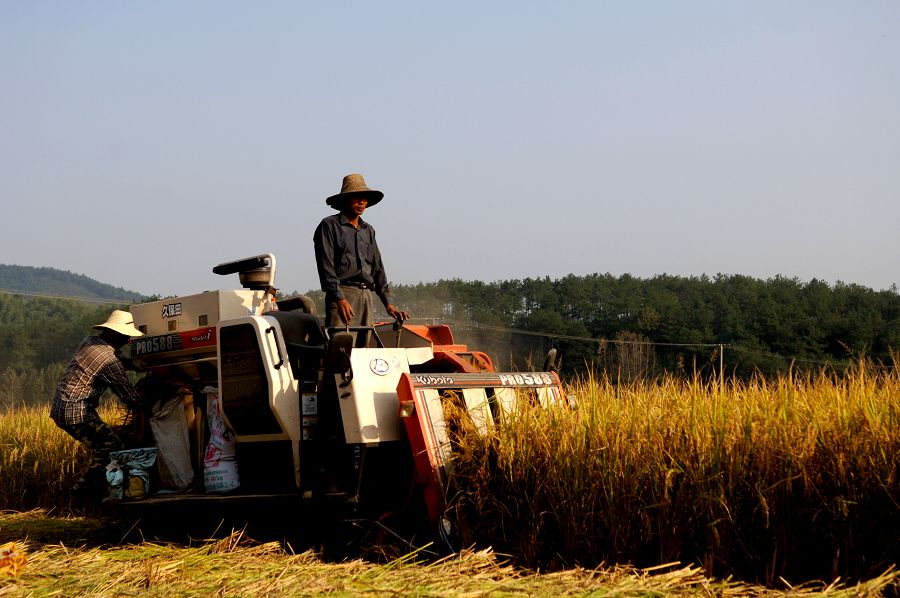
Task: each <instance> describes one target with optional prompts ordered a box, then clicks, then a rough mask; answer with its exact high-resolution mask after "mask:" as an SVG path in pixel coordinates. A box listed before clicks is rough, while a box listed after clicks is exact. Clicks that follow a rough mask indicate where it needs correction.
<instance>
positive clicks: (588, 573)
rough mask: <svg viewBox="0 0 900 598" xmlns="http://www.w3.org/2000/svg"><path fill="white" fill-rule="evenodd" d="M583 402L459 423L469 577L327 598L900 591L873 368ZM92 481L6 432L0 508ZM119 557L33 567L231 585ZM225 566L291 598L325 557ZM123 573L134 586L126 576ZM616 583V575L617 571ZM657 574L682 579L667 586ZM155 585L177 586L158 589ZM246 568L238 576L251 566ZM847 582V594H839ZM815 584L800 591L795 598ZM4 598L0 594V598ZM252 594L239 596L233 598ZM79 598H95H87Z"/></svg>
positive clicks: (893, 480) (677, 383)
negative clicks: (472, 574)
mask: <svg viewBox="0 0 900 598" xmlns="http://www.w3.org/2000/svg"><path fill="white" fill-rule="evenodd" d="M570 392H572V394H573V395H574V396H575V398H576V404H575V405H574V406H572V407H568V406H556V407H550V408H539V407H536V406H529V405H527V404H524V405H523V408H522V409H521V410H519V411H517V412H516V413H514V414H511V415H510V416H509V420H508V421H507V422H506V425H505V426H503V428H502V429H498V430H497V431H496V432H495V433H492V434H491V435H489V436H487V437H485V436H480V435H478V434H477V433H475V432H474V431H473V430H468V429H467V427H466V425H465V418H464V417H463V418H462V419H461V420H460V422H461V427H460V436H459V437H458V438H457V442H458V443H459V451H460V456H459V458H458V459H457V461H456V464H455V489H456V494H455V496H454V497H453V498H454V502H453V504H454V515H455V518H456V520H457V522H458V526H459V529H460V532H461V537H462V542H463V545H466V546H473V547H474V548H473V550H471V551H468V552H466V553H465V556H464V557H463V558H462V559H460V560H459V561H452V562H450V561H448V562H442V563H431V564H427V565H424V566H423V565H413V561H415V560H416V559H415V558H414V557H410V558H409V559H408V560H403V559H400V560H399V561H392V562H391V563H389V564H387V565H385V564H381V565H374V564H366V563H363V562H362V561H360V562H357V563H356V564H355V565H353V567H350V566H349V565H348V568H347V569H344V570H342V571H344V572H343V573H335V574H334V575H336V576H338V577H339V578H340V579H341V580H345V581H341V582H340V583H338V582H336V581H335V580H333V579H332V580H331V582H330V583H332V584H338V585H334V586H331V587H333V588H334V589H332V590H328V591H331V592H333V593H337V594H338V595H342V594H343V595H358V594H359V593H363V592H364V591H365V589H364V588H365V587H367V586H365V583H370V581H365V582H363V581H360V582H359V583H360V584H362V585H355V584H356V583H357V581H356V580H360V579H361V580H370V579H372V576H374V578H377V579H386V578H387V577H391V576H394V575H397V573H396V572H397V571H402V572H403V573H402V575H399V578H403V579H419V581H409V580H408V581H406V582H404V583H407V584H409V585H406V586H404V585H402V584H401V585H399V586H390V587H393V588H394V589H392V590H389V589H386V588H388V586H381V585H378V583H381V582H378V583H375V584H374V585H371V586H370V587H372V588H377V589H374V590H371V591H375V592H376V593H380V592H381V591H384V592H388V591H390V592H398V593H414V594H415V593H419V594H421V595H453V593H454V592H456V595H465V594H467V593H473V594H477V595H510V594H513V593H523V592H524V593H534V594H537V595H541V594H543V595H606V594H616V595H619V594H621V595H639V594H641V595H643V594H656V595H661V594H668V593H681V592H682V591H683V592H684V593H685V595H695V594H698V593H699V594H703V595H708V594H710V593H712V594H716V595H724V594H728V593H732V592H733V593H735V594H742V593H745V592H760V593H762V592H764V590H762V589H761V588H760V587H757V586H752V587H751V586H744V585H729V584H730V583H731V582H729V583H725V582H722V581H713V580H725V579H732V580H734V579H740V580H742V582H741V583H742V584H745V583H746V584H749V583H752V584H761V585H764V586H766V587H768V588H777V589H781V590H784V589H787V588H789V587H793V588H794V589H793V590H792V591H794V592H800V591H801V590H802V591H804V592H813V593H834V592H847V593H848V595H858V594H866V593H873V594H876V595H877V594H879V593H881V592H884V591H886V592H888V593H890V592H894V593H896V592H897V590H898V589H900V585H898V578H897V573H896V571H894V569H893V567H895V566H896V565H897V564H898V561H900V532H898V530H900V480H898V475H900V376H898V374H897V373H896V372H895V371H894V370H887V369H878V368H874V367H870V366H867V365H865V364H862V365H859V366H858V367H856V368H855V369H854V370H853V371H852V372H851V373H850V374H848V375H845V376H840V377H837V376H831V375H827V374H820V375H804V376H802V377H798V376H785V377H780V378H777V379H770V380H767V379H763V378H757V379H754V380H751V381H740V380H730V381H726V384H725V385H724V387H719V386H718V385H717V384H708V383H706V382H704V381H701V380H699V379H695V380H678V379H674V378H672V379H664V380H658V381H653V382H638V383H629V384H618V383H616V382H615V381H612V380H607V379H586V380H582V381H580V382H577V383H575V384H573V385H572V386H571V388H570ZM523 403H525V402H523ZM84 462H85V455H83V454H82V451H81V448H80V446H79V445H78V444H77V443H76V442H74V441H73V440H71V439H70V438H69V437H68V436H66V435H65V434H64V433H63V432H61V431H60V430H58V429H57V428H56V427H55V425H54V424H53V423H52V422H51V421H50V420H49V418H48V417H47V409H46V408H45V407H41V408H18V409H13V410H10V411H7V412H5V413H2V414H0V508H2V509H11V510H17V511H27V510H28V509H33V508H37V507H40V508H43V509H45V510H48V511H50V512H52V513H54V514H57V513H58V514H67V513H71V511H69V510H68V507H69V502H68V498H67V495H66V489H67V488H68V487H69V486H70V485H71V483H72V482H73V481H74V480H75V479H76V478H77V477H78V475H79V474H80V471H78V464H81V463H84ZM4 522H5V526H6V529H4ZM9 527H10V524H9V518H2V519H0V544H2V543H3V542H6V541H26V542H27V541H28V538H27V537H15V535H13V537H11V536H10V535H9V532H8V529H9ZM219 542H221V540H220V541H219ZM112 544H114V547H113V548H96V549H94V548H91V549H87V552H89V553H90V554H91V555H92V556H85V554H82V551H77V552H76V553H72V554H71V555H69V554H68V553H66V549H65V548H62V547H60V548H55V547H54V546H55V543H54V542H47V543H45V544H41V545H39V546H37V547H36V550H35V552H33V553H32V562H34V559H36V558H44V557H43V556H41V557H38V556H36V555H46V561H40V562H42V563H44V564H42V565H41V566H42V567H50V566H51V565H50V563H55V562H57V561H60V562H67V563H68V565H67V566H71V567H76V566H77V567H82V568H84V567H85V566H86V565H84V562H93V561H96V562H106V561H107V560H108V561H109V563H110V567H113V569H114V570H115V571H118V573H115V575H118V576H119V577H118V579H120V580H122V582H121V583H122V584H124V585H123V586H122V587H123V588H132V589H129V590H128V591H127V592H126V591H125V590H122V592H123V593H130V592H132V591H134V590H133V588H134V587H136V586H135V585H133V584H139V583H145V584H149V585H145V586H144V587H154V588H158V593H160V594H161V593H164V592H166V591H169V592H170V591H176V592H178V593H186V592H188V591H189V590H187V589H173V588H181V587H182V586H178V585H177V584H179V583H182V581H177V580H183V583H185V584H188V585H189V584H190V583H191V582H190V581H189V580H190V579H192V578H193V576H194V571H201V570H203V568H204V566H206V565H197V564H194V565H192V566H191V567H186V566H184V565H183V563H185V562H187V561H188V560H189V559H194V558H195V559H197V560H199V561H203V560H204V559H209V561H210V562H209V565H208V566H209V567H211V568H212V570H215V571H218V569H217V567H219V566H224V565H214V564H213V561H215V559H217V558H220V557H218V556H216V555H218V554H220V553H219V552H217V551H220V550H223V549H222V546H223V545H222V544H216V543H209V544H204V545H203V546H200V547H184V546H181V547H178V546H167V545H140V544H139V545H136V546H131V545H128V546H115V542H112ZM209 546H218V548H209ZM229 546H230V547H229V548H228V550H227V551H226V552H228V551H231V557H232V559H237V560H236V561H235V562H236V563H238V562H240V563H244V562H246V563H248V564H247V567H248V569H247V571H248V573H246V575H247V576H250V577H251V578H254V579H257V582H258V586H253V588H252V589H251V588H250V587H249V586H247V587H244V586H232V585H229V584H230V583H232V582H233V583H238V582H237V581H236V580H232V581H231V582H229V581H228V580H226V579H224V578H222V579H220V583H221V584H223V585H220V586H218V588H219V589H218V590H216V591H221V589H222V588H226V587H227V588H233V589H231V590H229V591H230V592H231V593H232V594H235V595H237V594H240V595H288V594H287V593H279V592H287V590H286V589H284V588H282V586H280V585H278V584H277V583H276V584H275V585H272V586H266V583H270V582H273V580H274V579H275V578H276V577H278V578H279V579H291V580H294V582H296V583H299V584H301V585H302V584H304V583H312V582H309V581H299V580H301V579H305V578H304V577H303V575H306V573H302V574H301V573H299V572H296V571H294V569H295V568H299V569H303V568H304V567H306V566H307V565H308V564H309V563H310V562H315V558H314V556H313V555H311V554H308V553H300V554H293V553H291V552H290V550H289V549H285V548H284V547H281V548H279V549H278V550H276V547H274V546H271V545H269V544H265V543H263V544H258V543H249V544H248V543H247V542H245V541H241V542H238V541H236V540H235V541H233V542H232V545H229ZM488 547H491V549H492V550H488ZM91 551H97V552H91ZM180 551H187V552H180ZM192 551H193V552H192ZM204 551H205V552H204ZM494 551H496V552H494ZM160 555H164V556H160ZM497 555H507V556H503V557H502V558H501V557H498V556H497ZM245 557H246V558H245ZM221 558H224V557H221ZM256 558H262V559H263V560H264V561H266V560H267V559H270V558H271V560H272V563H263V564H258V565H252V566H251V565H250V564H249V563H250V561H252V560H253V559H256ZM67 559H69V560H67ZM79 559H83V560H79ZM92 559H93V561H92ZM146 559H150V560H149V561H147V562H150V563H155V564H153V565H148V567H150V568H149V569H148V568H147V567H144V568H143V569H141V567H137V566H136V565H135V563H136V562H137V561H138V560H140V562H142V563H143V562H144V561H145V560H146ZM473 559H474V560H473ZM462 562H465V563H467V564H465V565H463V564H461V563H462ZM78 563H80V564H78ZM122 563H132V566H131V567H130V568H122V569H118V568H117V567H120V566H121V564H122ZM672 563H680V564H676V565H672ZM613 564H622V565H621V567H618V568H616V567H613V568H610V567H611V566H612V565H613ZM626 564H627V565H626ZM662 564H668V565H667V567H666V568H663V569H662V570H657V569H653V568H654V567H657V566H659V565H662ZM157 565H158V566H159V567H160V569H158V570H159V571H162V572H163V573H164V574H163V573H161V574H160V575H159V576H158V577H153V575H155V574H153V575H151V573H152V571H156V570H157V569H153V567H156V566H157ZM322 565H323V566H324V565H325V563H322ZM332 565H333V564H332ZM235 566H236V567H237V569H236V570H239V569H240V568H241V566H243V565H241V566H238V565H235ZM310 566H311V565H310ZM469 566H471V567H475V568H476V569H477V570H479V571H483V572H484V571H489V572H490V573H485V575H486V576H487V577H484V578H480V579H481V580H482V581H483V582H484V583H483V585H481V586H478V585H477V584H475V585H471V584H467V583H464V582H462V581H460V580H457V581H458V582H459V585H458V589H457V590H453V591H451V590H450V589H448V587H447V586H446V585H441V583H442V582H441V579H436V580H433V583H434V584H437V585H434V586H432V585H429V583H426V582H421V580H420V578H419V577H417V576H420V575H426V576H427V575H428V573H421V572H420V569H421V568H422V567H425V569H426V570H427V571H428V572H431V573H434V572H439V571H443V572H440V573H437V577H438V578H440V577H441V576H443V577H445V578H448V579H450V575H451V574H450V573H447V572H446V570H443V569H440V567H450V568H451V569H452V568H453V567H463V568H465V567H469ZM142 567H143V565H142ZM270 567H271V568H270ZM279 567H280V568H279ZM354 567H356V568H355V569H354ZM381 567H387V569H385V570H381V569H380V568H381ZM428 567H432V569H427V568H428ZM136 568H137V569H141V571H144V573H143V574H139V573H138V572H135V571H133V569H136ZM407 569H409V571H407ZM388 570H390V571H391V572H392V573H391V574H390V575H388V574H387V573H386V571H388ZM148 571H149V572H151V573H148ZM335 571H337V569H335ZM348 571H350V572H349V573H348ZM538 571H543V572H548V571H549V572H556V573H553V574H545V575H550V577H548V579H556V581H555V582H548V585H547V586H543V585H541V584H543V583H545V582H544V581H542V580H543V579H545V577H544V576H541V575H539V574H538V573H536V572H538ZM172 572H175V573H172ZM572 572H575V573H572ZM176 573H177V574H176ZM209 574H210V575H212V573H209ZM59 575H62V573H59ZM98 575H99V573H98ZM109 575H114V574H113V573H109ZM140 575H144V577H143V578H141V577H140ZM148 575H150V580H151V581H149V582H148V581H147V579H148V578H147V576H148ZM198 575H199V573H198ZM223 575H224V574H223ZM315 575H319V576H320V577H328V576H329V574H328V573H324V572H319V573H316V574H315ZM553 575H557V576H558V577H553ZM567 575H572V576H573V577H572V579H575V580H576V581H573V584H574V585H573V586H571V587H570V586H564V585H558V586H557V587H555V588H554V587H553V584H554V583H556V584H563V581H560V580H562V579H564V578H566V576H567ZM660 575H674V577H673V578H672V579H673V580H676V581H671V584H672V585H671V586H670V587H669V589H668V590H666V589H665V587H666V586H665V584H667V583H669V582H666V581H664V580H663V578H662V577H658V576H660ZM254 576H259V577H254ZM279 576H280V577H279ZM298 576H299V577H298ZM355 576H359V577H355ZM406 576H410V577H408V578H407V577H406ZM610 576H611V577H610ZM487 578H490V579H487ZM139 579H144V581H143V582H141V581H139ZM601 579H602V580H603V581H599V580H601ZM346 580H350V581H346ZM504 580H505V581H504ZM835 580H839V581H841V582H844V583H847V584H849V585H840V584H839V585H835V586H831V585H830V584H831V583H832V582H833V581H835ZM94 581H95V586H94V588H95V590H96V589H97V588H100V591H101V595H119V594H117V593H116V592H118V591H119V590H118V589H117V588H115V587H114V586H112V585H110V586H109V587H107V586H104V585H103V583H102V580H101V581H97V580H94ZM16 583H19V582H16ZM29 583H30V582H29ZM48 583H49V582H48ZM72 583H75V582H74V581H73V582H72ZM170 583H171V584H175V585H167V584H170ZM193 583H197V584H200V581H198V580H196V579H195V580H194V582H193ZM248 583H249V582H248ZM532 583H533V584H536V585H533V586H532V585H529V584H532ZM620 583H621V584H624V585H623V586H618V585H617V584H620ZM810 583H811V584H813V585H801V586H799V588H800V589H798V586H797V584H810ZM420 584H421V585H420ZM522 584H524V585H522ZM592 584H596V585H592ZM642 584H647V585H642ZM654 584H660V585H654ZM791 584H793V585H791ZM857 584H874V585H857ZM201 585H202V584H201ZM5 587H6V586H3V585H0V595H3V593H4V591H5ZM29 587H31V588H32V589H33V588H34V587H37V586H29ZM41 587H45V586H41ZM47 587H50V586H47ZM184 587H185V588H187V586H184ZM203 587H207V586H203ZM239 587H243V590H241V589H234V588H239ZM266 587H268V588H269V589H268V590H266V589H265V588H266ZM285 587H287V586H285ZM292 587H295V588H296V587H297V586H292ZM309 587H317V586H315V585H311V586H309ZM165 588H169V589H168V590H166V589H165ZM526 588H530V589H526ZM616 588H619V589H616ZM639 588H643V589H639ZM735 588H741V589H735ZM873 588H874V589H873ZM207 589H209V588H208V587H207ZM554 589H556V590H557V591H556V592H554V591H553V590H554ZM15 591H19V590H15ZM51 591H54V590H49V589H48V590H47V592H51ZM59 591H62V592H63V593H64V594H66V595H71V594H70V592H69V591H68V590H65V591H63V590H59ZM82 591H83V592H84V593H88V592H87V590H83V589H82V590H77V591H75V590H73V593H74V595H77V594H78V593H79V592H82ZM92 591H94V590H92ZM154 591H156V590H154ZM323 591H325V590H323ZM772 591H774V590H772ZM43 592H44V590H41V591H38V592H35V593H38V594H40V593H43ZM447 592H449V593H447ZM225 593H226V594H227V593H228V591H226V592H225ZM21 595H27V592H25V591H24V590H23V593H22V594H21ZM187 595H189V594H187Z"/></svg>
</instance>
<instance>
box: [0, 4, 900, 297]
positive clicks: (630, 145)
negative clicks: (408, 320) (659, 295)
mask: <svg viewBox="0 0 900 598" xmlns="http://www.w3.org/2000/svg"><path fill="white" fill-rule="evenodd" d="M349 172H361V173H363V174H364V175H365V176H366V180H367V181H368V183H369V184H370V186H372V187H375V188H377V189H381V190H382V191H384V192H385V199H384V201H383V202H381V204H379V205H378V206H376V207H374V208H372V209H371V210H369V211H367V212H366V216H365V218H366V219H367V220H368V221H369V222H371V223H372V224H373V225H374V226H375V227H376V229H377V231H378V238H379V243H380V246H381V249H382V253H383V254H384V256H385V261H386V265H387V270H388V275H389V277H390V279H391V280H392V281H394V282H398V283H417V282H420V281H421V282H431V281H436V280H438V279H440V278H457V277H458V278H462V279H466V280H484V281H487V282H490V281H495V280H501V279H508V278H524V277H543V276H551V277H553V278H556V277H561V276H564V275H566V274H569V273H575V274H589V273H594V272H600V273H604V272H610V273H612V274H615V275H619V274H622V273H630V274H633V275H635V276H640V277H649V276H653V275H655V274H661V273H669V274H678V275H700V274H703V273H707V274H710V275H713V274H716V273H720V272H721V273H725V274H746V275H750V276H754V277H759V278H769V277H772V276H775V275H779V274H780V275H784V276H788V277H793V276H797V277H799V278H800V279H802V280H809V279H811V278H818V279H821V280H825V281H827V282H829V283H834V282H835V281H837V280H841V281H844V282H847V283H859V284H863V285H866V286H870V287H873V288H875V289H882V288H887V287H889V286H890V285H891V284H893V283H900V2H896V1H893V0H892V1H879V0H872V1H867V2H847V1H839V2H835V1H820V0H815V1H788V2H784V1H752V2H720V1H718V0H716V1H709V2H689V1H685V2H634V1H623V2H594V1H590V2H545V3H544V2H542V3H532V2H519V1H517V2H452V3H422V2H328V3H307V2H299V1H296V2H295V1H291V2H228V1H225V2H222V1H216V2H167V1H161V2H93V1H91V2H44V1H41V0H28V1H12V0H10V1H3V2H0V201H2V205H3V218H2V220H0V222H2V224H0V263H6V264H18V265H27V266H51V267H55V268H60V269H64V270H70V271H72V272H76V273H80V274H86V275H87V276H90V277H92V278H95V279H97V280H100V281H102V282H106V283H109V284H113V285H116V286H122V287H125V288H128V289H131V290H135V291H139V292H143V293H160V294H163V295H171V294H189V293H194V292H200V291H202V290H207V289H213V288H228V287H231V286H234V285H235V284H236V283H237V281H236V279H235V280H231V279H230V278H228V279H226V278H222V277H218V276H216V275H214V274H212V273H211V268H212V266H213V265H215V264H216V263H219V262H222V261H228V260H231V259H236V258H240V257H244V256H247V255H254V254H258V253H266V252H272V253H274V254H275V255H276V256H277V258H278V285H279V286H280V287H281V288H282V289H284V290H288V291H290V290H300V291H306V290H308V289H311V288H315V287H317V286H318V282H317V279H316V275H315V265H314V260H313V249H312V233H313V229H314V228H315V226H316V224H317V223H318V222H319V220H320V219H321V218H323V217H324V216H326V215H328V214H329V213H330V209H329V208H328V207H327V206H326V205H325V202H324V199H325V197H326V196H328V195H331V194H333V193H336V192H337V191H338V190H339V187H340V182H341V177H342V176H343V175H344V174H347V173H349Z"/></svg>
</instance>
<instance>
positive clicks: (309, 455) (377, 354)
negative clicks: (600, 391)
mask: <svg viewBox="0 0 900 598" xmlns="http://www.w3.org/2000/svg"><path fill="white" fill-rule="evenodd" d="M213 272H215V273H217V274H222V275H229V274H238V276H239V279H240V282H241V286H242V287H243V288H242V289H240V290H233V291H208V292H205V293H200V294H197V295H190V296H184V297H177V298H170V299H164V300H161V301H154V302H151V303H145V304H141V305H134V306H132V307H131V312H132V314H133V315H134V322H135V325H136V326H137V327H138V328H139V329H140V330H141V331H142V332H143V333H144V336H142V337H139V338H134V339H132V341H131V345H130V349H131V357H132V359H133V360H134V361H135V362H136V363H137V364H139V365H140V366H142V368H143V369H144V370H145V371H146V372H147V376H146V377H145V378H144V379H143V380H142V381H140V382H139V385H140V386H143V387H144V396H145V400H146V401H147V403H148V405H152V406H153V407H152V409H151V413H153V414H154V415H152V416H151V417H150V423H151V424H153V423H154V422H155V423H156V424H158V425H155V426H152V427H153V432H154V434H153V435H154V436H155V441H154V443H155V445H156V446H157V449H158V458H157V464H156V465H157V469H158V476H159V477H158V480H159V481H156V482H155V483H154V484H153V485H152V487H151V490H153V491H154V492H153V494H148V495H147V497H146V498H144V499H142V500H133V501H128V500H125V501H123V502H122V503H120V504H121V506H128V507H129V508H135V507H140V508H145V507H148V508H149V507H152V506H153V505H160V504H167V505H169V506H170V507H171V506H175V507H176V508H180V506H181V505H185V506H186V505H187V504H188V503H201V504H202V505H208V508H209V510H215V509H216V506H217V505H223V504H225V503H229V502H241V503H242V504H244V505H248V504H249V505H251V508H252V505H253V504H256V505H258V507H256V508H265V507H263V506H262V505H265V504H266V499H272V498H278V499H280V500H287V501H289V503H290V504H291V505H293V508H294V510H295V512H297V513H302V517H303V518H304V519H306V520H316V521H320V522H321V521H326V520H333V519H330V518H333V517H337V518H338V519H340V520H343V521H354V522H357V524H358V525H360V526H363V527H364V524H365V523H371V524H373V525H376V526H378V527H380V528H383V529H384V530H386V531H390V533H392V534H393V533H396V534H398V537H399V535H400V534H406V535H405V536H404V537H405V538H408V536H409V534H410V533H412V534H414V535H416V536H417V537H419V538H421V537H422V536H423V535H430V536H431V537H432V538H434V537H439V538H442V539H443V540H445V541H447V542H448V544H449V545H451V546H452V545H453V541H452V540H451V538H450V537H451V536H453V534H454V525H453V524H452V523H451V522H452V519H453V518H452V517H449V518H448V516H447V511H448V506H449V505H450V504H451V497H452V492H453V491H452V490H451V486H452V470H453V466H454V460H455V459H456V456H455V453H454V442H453V441H452V439H453V437H454V432H455V430H454V426H455V424H454V421H455V420H454V418H457V417H459V414H460V413H465V414H467V415H468V417H469V418H470V421H471V423H472V424H473V426H474V428H475V429H477V430H479V431H480V432H482V433H485V434H486V433H489V432H490V430H491V429H492V428H493V427H494V426H499V425H501V424H502V422H503V421H504V419H505V417H506V415H507V414H509V413H511V412H512V411H513V410H514V409H515V408H516V402H517V401H522V400H529V401H538V402H540V403H541V404H544V405H546V404H551V403H557V402H560V401H564V400H565V395H564V394H563V389H562V387H561V384H560V380H559V377H558V375H557V373H556V371H554V370H555V367H553V364H552V363H551V364H550V365H549V366H547V365H545V369H548V370H549V371H544V372H528V373H522V372H516V373H498V372H495V371H494V366H493V364H492V362H491V359H490V358H489V357H488V356H487V355H485V354H484V353H481V352H478V351H472V350H470V349H469V348H468V347H466V346H465V345H462V344H457V343H456V342H455V341H454V338H453V334H452V332H451V330H450V328H449V327H448V326H445V325H438V326H425V325H410V324H406V323H403V322H399V321H397V322H389V323H385V324H377V325H375V326H372V327H348V328H344V327H342V328H325V327H323V325H322V321H321V320H320V319H319V318H318V317H317V316H316V315H315V313H314V311H315V310H314V307H313V303H312V301H311V300H309V298H307V297H293V298H289V299H284V300H281V301H278V302H274V301H273V300H272V294H271V293H272V292H273V290H274V286H275V257H274V256H273V255H272V254H264V255H258V256H254V257H250V258H246V259H241V260H237V261H233V262H228V263H223V264H219V265H218V266H216V267H215V268H213ZM173 406H174V408H173ZM217 414H221V416H220V417H219V418H217ZM172 422H175V424H174V427H173V424H172ZM163 423H165V424H166V425H165V426H163ZM147 443H148V444H149V441H147ZM127 486H128V485H127V484H126V487H127ZM160 487H161V488H162V491H161V492H156V490H157V488H160ZM126 498H127V494H126ZM195 506H196V505H195Z"/></svg>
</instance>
